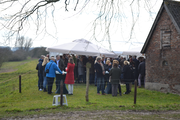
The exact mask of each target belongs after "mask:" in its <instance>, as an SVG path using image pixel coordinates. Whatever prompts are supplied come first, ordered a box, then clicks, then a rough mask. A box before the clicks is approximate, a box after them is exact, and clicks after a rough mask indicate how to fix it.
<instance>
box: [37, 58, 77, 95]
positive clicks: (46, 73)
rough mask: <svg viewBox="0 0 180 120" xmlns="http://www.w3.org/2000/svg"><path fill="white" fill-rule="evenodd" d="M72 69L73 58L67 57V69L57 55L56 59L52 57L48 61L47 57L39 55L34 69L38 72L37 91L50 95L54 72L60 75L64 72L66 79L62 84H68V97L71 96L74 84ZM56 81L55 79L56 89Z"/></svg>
mask: <svg viewBox="0 0 180 120" xmlns="http://www.w3.org/2000/svg"><path fill="white" fill-rule="evenodd" d="M74 67H75V64H74V62H73V58H72V57H69V59H68V62H67V67H66V66H65V63H64V61H63V60H62V59H60V56H59V55H57V56H56V59H55V57H54V56H52V57H51V58H50V59H49V55H46V56H44V55H41V58H40V59H39V63H38V64H37V67H36V69H37V70H38V77H39V80H38V89H39V91H42V90H43V91H44V92H48V94H51V93H52V87H53V83H54V78H55V77H56V71H58V72H59V73H60V74H62V75H64V72H63V71H64V70H66V72H67V74H66V78H65V81H64V83H65V84H68V89H69V93H68V94H70V95H72V94H73V84H74ZM57 81H58V80H57V79H56V89H57V88H58V84H59V83H58V82H57Z"/></svg>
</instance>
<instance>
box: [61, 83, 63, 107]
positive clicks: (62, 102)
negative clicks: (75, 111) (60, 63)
mask: <svg viewBox="0 0 180 120" xmlns="http://www.w3.org/2000/svg"><path fill="white" fill-rule="evenodd" d="M60 85H61V87H60V88H61V89H60V90H61V93H60V94H61V99H60V105H61V106H62V105H63V80H60Z"/></svg>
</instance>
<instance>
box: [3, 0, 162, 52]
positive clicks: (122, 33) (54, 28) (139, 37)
mask: <svg viewBox="0 0 180 120" xmlns="http://www.w3.org/2000/svg"><path fill="white" fill-rule="evenodd" d="M153 1H154V2H153ZM151 3H153V4H152V5H151V6H152V7H153V9H152V10H153V12H152V13H151V16H150V15H149V13H148V11H147V8H146V7H145V6H144V3H142V4H140V15H139V20H138V21H137V22H136V25H135V27H134V32H133V34H132V38H131V39H130V31H131V30H130V29H131V26H132V14H131V9H130V7H129V3H128V2H127V3H125V4H124V5H123V7H124V8H123V10H124V12H123V13H124V14H119V15H118V14H117V15H115V16H114V19H113V21H112V24H111V25H112V26H111V28H110V32H111V33H110V37H111V46H112V50H113V51H122V50H128V49H131V48H136V47H139V46H141V47H142V46H143V43H144V42H145V40H146V37H147V35H148V33H149V31H150V28H151V26H152V24H153V22H154V19H155V17H156V14H157V12H158V10H159V8H160V6H161V4H162V0H151ZM58 5H59V6H60V5H62V6H61V7H58ZM18 6H19V5H18V4H17V6H15V5H14V6H13V7H12V8H11V9H9V11H7V13H5V12H3V14H1V17H2V15H5V14H9V13H11V12H13V11H14V10H16V9H17V7H18ZM55 8H56V10H55V12H54V19H52V15H51V12H52V10H49V11H48V12H47V13H48V15H47V16H46V18H47V19H46V23H48V24H46V32H45V33H43V32H38V34H36V33H37V32H36V29H35V25H34V22H33V21H31V19H29V21H30V22H29V23H30V24H29V25H26V27H25V28H24V31H23V32H22V34H23V36H25V37H29V38H32V39H33V47H39V46H44V47H50V46H55V45H58V44H63V43H68V42H71V41H73V40H75V39H81V38H84V39H86V40H89V41H91V42H92V43H94V44H98V45H102V47H105V48H107V49H109V43H108V42H107V41H105V40H102V36H101V35H100V36H99V37H97V39H98V41H101V42H97V41H95V40H94V39H93V38H92V34H93V33H92V28H93V24H92V23H93V20H94V19H95V18H96V17H97V15H98V12H97V11H96V9H97V8H96V7H94V5H93V4H92V3H89V4H88V6H86V9H85V10H83V11H82V12H79V13H78V11H79V10H80V9H81V3H80V4H79V9H77V10H76V11H73V9H72V8H74V6H73V7H72V6H69V11H68V12H67V11H65V10H64V7H63V2H58V3H56V6H55ZM133 11H134V17H135V18H137V15H138V14H136V11H137V13H138V10H137V7H136V6H135V7H134V8H133ZM116 16H117V17H116ZM32 17H35V16H32ZM42 19H44V18H43V17H42ZM53 21H54V22H53ZM40 27H41V26H40ZM42 28H43V27H42ZM100 32H101V29H98V31H97V33H100ZM0 33H1V36H3V35H4V33H5V31H3V30H1V32H0ZM40 33H41V34H40ZM129 39H130V40H129ZM3 41H4V39H3V38H1V39H0V44H1V45H3V44H2V43H3ZM13 45H14V41H12V42H11V43H10V46H13Z"/></svg>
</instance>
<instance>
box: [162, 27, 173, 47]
mask: <svg viewBox="0 0 180 120" xmlns="http://www.w3.org/2000/svg"><path fill="white" fill-rule="evenodd" d="M160 48H161V49H166V48H171V31H170V30H161V46H160Z"/></svg>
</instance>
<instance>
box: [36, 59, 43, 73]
mask: <svg viewBox="0 0 180 120" xmlns="http://www.w3.org/2000/svg"><path fill="white" fill-rule="evenodd" d="M42 63H43V60H42V59H39V63H38V64H37V66H36V70H38V76H39V75H43V67H42Z"/></svg>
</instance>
